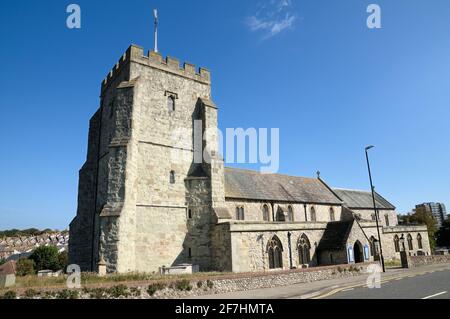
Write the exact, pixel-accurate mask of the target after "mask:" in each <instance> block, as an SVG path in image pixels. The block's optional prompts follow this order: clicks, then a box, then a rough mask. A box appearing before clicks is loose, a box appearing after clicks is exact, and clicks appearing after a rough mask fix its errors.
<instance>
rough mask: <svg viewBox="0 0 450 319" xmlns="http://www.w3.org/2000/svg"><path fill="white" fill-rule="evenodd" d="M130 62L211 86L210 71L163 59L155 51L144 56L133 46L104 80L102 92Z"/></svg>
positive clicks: (142, 51) (171, 59)
mask: <svg viewBox="0 0 450 319" xmlns="http://www.w3.org/2000/svg"><path fill="white" fill-rule="evenodd" d="M129 62H135V63H139V64H142V65H145V66H149V67H151V68H155V69H159V70H162V71H165V72H169V73H172V74H175V75H178V76H181V77H185V78H188V79H191V80H194V81H197V82H201V83H204V84H207V85H210V84H211V73H210V71H209V70H207V69H205V68H202V67H200V68H198V69H197V68H196V66H195V65H193V64H190V63H187V62H184V63H183V65H180V61H179V60H178V59H176V58H173V57H170V56H168V57H166V58H163V56H162V55H161V54H159V53H156V52H154V51H149V52H148V54H147V55H144V49H143V48H142V47H140V46H137V45H134V44H132V45H131V46H130V47H129V48H128V50H127V51H126V52H125V54H124V55H123V56H122V57H121V58H120V60H119V62H117V63H116V65H115V66H114V67H113V68H112V69H111V71H110V72H109V73H108V75H107V76H106V78H105V79H104V80H103V82H102V92H103V91H104V90H105V89H106V88H107V87H108V86H109V85H110V83H111V82H112V81H113V80H114V78H115V77H116V76H117V75H118V74H119V73H120V72H121V71H122V69H123V68H124V67H125V66H126V65H127V64H128V63H129Z"/></svg>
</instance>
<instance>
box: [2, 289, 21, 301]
mask: <svg viewBox="0 0 450 319" xmlns="http://www.w3.org/2000/svg"><path fill="white" fill-rule="evenodd" d="M2 299H17V294H16V292H15V291H11V290H10V291H7V292H6V293H5V294H4V295H3V297H2Z"/></svg>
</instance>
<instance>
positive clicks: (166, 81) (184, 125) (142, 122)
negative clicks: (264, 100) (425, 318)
mask: <svg viewBox="0 0 450 319" xmlns="http://www.w3.org/2000/svg"><path fill="white" fill-rule="evenodd" d="M198 123H200V124H201V125H200V126H198ZM217 126H218V108H217V106H216V105H215V104H214V102H213V101H212V97H211V75H210V72H209V71H208V70H206V69H204V68H200V69H198V70H197V69H196V67H195V66H193V65H191V64H189V63H184V64H183V65H182V66H180V63H179V61H178V60H177V59H174V58H171V57H167V58H165V59H163V57H162V56H161V55H160V54H158V53H155V52H149V53H148V54H147V55H144V50H143V49H142V48H140V47H138V46H135V45H132V46H130V47H129V49H128V50H127V51H126V53H125V54H124V55H123V56H122V58H121V59H120V61H119V62H118V63H117V64H116V65H115V66H114V68H113V69H112V70H111V72H110V73H109V74H108V76H107V77H106V79H105V80H104V81H103V83H102V85H101V95H100V107H99V109H98V110H97V112H95V114H94V115H93V117H92V118H91V120H90V126H89V138H88V153H87V158H86V162H85V164H84V165H83V167H82V168H81V170H80V172H79V191H78V210H77V215H76V217H75V218H74V219H73V221H72V222H71V224H70V241H69V259H70V263H73V264H78V265H80V266H81V268H82V270H83V271H98V265H99V263H100V262H101V263H105V264H106V268H107V271H108V272H109V273H127V272H145V273H152V272H158V271H159V270H160V268H161V267H170V266H176V265H180V264H193V265H198V266H199V267H200V270H201V271H228V272H258V271H267V270H272V269H278V270H279V269H289V268H308V267H315V266H320V265H333V264H346V263H350V264H351V263H365V262H371V261H374V260H376V259H377V258H378V257H379V255H378V254H379V251H378V249H377V245H376V242H377V240H378V236H377V228H376V226H375V222H374V220H373V218H374V216H375V215H376V213H375V211H374V210H373V206H372V203H371V202H370V199H371V197H370V193H367V192H364V191H349V190H334V189H332V188H331V187H329V186H328V185H327V184H326V183H325V182H324V181H323V180H322V179H320V178H317V179H316V178H303V177H294V176H285V175H278V174H271V175H263V174H259V173H257V172H251V171H244V170H235V169H226V168H224V163H223V160H222V158H221V155H220V154H218V152H217V149H218V142H217V134H216V133H215V132H216V131H215V130H216V129H217ZM198 134H200V136H205V138H204V139H200V140H198V139H196V138H195V137H196V136H198ZM203 154H204V156H203ZM199 155H200V156H201V157H200V159H201V160H200V161H198V160H196V159H198V158H199ZM377 213H379V219H380V225H381V226H380V227H381V228H380V232H381V242H382V246H383V252H384V256H385V258H386V259H398V258H399V252H398V251H397V246H396V243H397V240H398V239H399V238H406V239H409V238H413V241H414V243H412V242H411V243H410V242H408V245H412V246H411V247H410V246H408V247H407V250H408V251H409V253H410V255H411V256H414V255H430V254H431V251H430V248H429V242H428V235H427V229H426V227H425V226H404V227H399V226H398V225H397V224H398V221H397V214H396V212H395V207H393V205H391V204H390V203H389V202H387V201H386V200H385V199H384V198H382V197H381V196H380V195H378V194H377ZM409 248H411V249H409Z"/></svg>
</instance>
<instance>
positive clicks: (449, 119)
mask: <svg viewBox="0 0 450 319" xmlns="http://www.w3.org/2000/svg"><path fill="white" fill-rule="evenodd" d="M70 3H77V4H79V5H80V6H81V10H82V28H81V30H69V29H67V28H66V25H65V21H66V18H67V15H68V14H67V13H66V12H65V11H66V7H67V5H68V4H70ZM370 3H377V4H378V5H380V7H381V10H382V29H380V30H369V29H368V28H367V26H366V19H367V17H368V15H369V14H368V13H366V8H367V6H368V5H369V4H370ZM154 7H157V8H158V9H159V14H160V23H161V25H160V42H159V46H160V51H161V52H162V54H163V55H171V56H174V57H177V58H179V59H180V60H181V61H189V62H192V63H194V64H196V65H198V66H205V67H207V68H209V69H210V70H211V71H212V75H213V99H214V101H215V102H216V104H217V105H218V106H219V107H220V118H219V121H220V127H221V128H223V129H224V128H227V127H243V128H248V127H256V128H259V127H267V128H272V127H275V128H277V127H278V128H280V172H281V173H286V174H293V175H301V176H315V172H316V171H317V170H320V171H321V172H322V177H323V178H324V179H325V180H326V181H327V182H328V183H329V184H330V185H332V186H337V187H345V188H357V189H369V188H370V187H369V186H368V177H367V171H366V166H365V158H364V147H365V146H366V145H368V144H373V145H375V146H376V148H375V149H373V150H372V153H371V160H372V165H373V175H374V183H375V186H376V188H377V190H378V191H379V192H380V193H382V194H383V195H384V196H385V197H387V198H388V199H389V200H390V201H392V202H393V203H394V204H395V205H396V206H397V207H398V211H399V212H407V211H409V210H411V209H412V208H413V207H414V205H415V204H417V203H419V202H423V201H442V202H444V203H447V204H448V206H450V187H449V186H448V185H449V179H450V169H449V163H450V138H449V137H450V125H449V124H450V2H449V1H447V0H434V1H432V2H430V1H425V0H420V1H419V0H396V1H388V0H386V1H384V0H383V1H381V0H371V1H364V0H345V1H344V0H340V1H325V0H314V1H312V0H298V1H295V0H292V1H287V0H279V1H270V0H268V1H238V0H227V1H225V0H222V1H217V0H216V1H211V0H196V1H169V0H164V1H162V0H161V1H148V0H145V1H144V0H130V1H127V2H123V1H113V0H95V1H92V0H89V1H85V0H83V1H81V0H73V1H72V2H68V1H56V0H55V1H50V0H47V1H31V0H29V1H24V0H17V1H8V2H5V3H3V4H2V10H1V11H0V41H1V48H2V49H1V50H0V60H1V61H2V74H3V76H2V77H0V87H1V99H0V115H1V118H2V120H3V121H2V125H1V126H0V133H1V136H2V137H3V147H2V156H1V157H0V177H1V178H0V229H4V228H12V227H15V228H24V227H40V228H46V227H51V228H59V229H62V228H66V227H67V225H68V223H69V222H70V220H71V219H72V218H73V217H74V216H75V213H76V204H77V183H78V170H79V168H80V167H81V166H82V164H83V162H84V159H85V156H86V149H87V133H88V120H89V118H90V116H91V115H92V114H93V113H94V112H95V110H96V109H97V107H98V105H99V98H98V96H99V90H100V82H101V80H102V79H103V78H104V77H105V75H106V74H107V73H108V71H109V70H110V68H111V67H112V66H113V65H114V64H115V63H116V61H117V60H118V59H119V57H120V56H121V55H122V54H123V53H124V51H125V50H126V48H127V47H128V46H129V45H130V44H131V43H136V44H139V45H141V46H144V47H145V48H146V49H148V48H149V47H150V46H151V44H152V18H151V15H152V12H151V10H152V8H154ZM244 167H246V166H244ZM248 168H255V167H254V166H249V167H248Z"/></svg>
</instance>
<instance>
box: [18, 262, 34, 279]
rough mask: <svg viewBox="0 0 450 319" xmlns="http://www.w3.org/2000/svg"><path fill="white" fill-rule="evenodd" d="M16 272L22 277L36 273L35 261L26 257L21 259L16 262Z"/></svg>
mask: <svg viewBox="0 0 450 319" xmlns="http://www.w3.org/2000/svg"><path fill="white" fill-rule="evenodd" d="M16 274H17V276H20V277H23V276H28V275H34V274H35V270H34V261H33V260H31V259H26V258H22V259H19V260H18V261H17V263H16Z"/></svg>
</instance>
